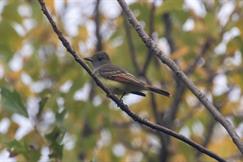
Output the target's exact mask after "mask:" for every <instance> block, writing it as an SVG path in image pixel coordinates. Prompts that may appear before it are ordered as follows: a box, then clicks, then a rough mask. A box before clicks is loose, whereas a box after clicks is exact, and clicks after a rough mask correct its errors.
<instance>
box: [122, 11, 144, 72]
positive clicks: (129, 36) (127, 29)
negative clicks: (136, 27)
mask: <svg viewBox="0 0 243 162" xmlns="http://www.w3.org/2000/svg"><path fill="white" fill-rule="evenodd" d="M123 17H124V27H125V32H126V38H127V44H128V48H129V53H130V55H131V60H132V64H133V66H134V69H135V72H136V74H140V67H139V65H138V61H137V58H136V52H135V48H134V44H133V41H132V33H131V31H130V27H129V23H128V22H127V20H126V17H125V15H124V14H123Z"/></svg>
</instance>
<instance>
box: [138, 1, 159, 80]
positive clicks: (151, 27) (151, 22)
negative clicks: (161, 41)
mask: <svg viewBox="0 0 243 162" xmlns="http://www.w3.org/2000/svg"><path fill="white" fill-rule="evenodd" d="M155 10H156V6H155V0H154V1H153V2H152V4H151V8H150V16H149V36H150V37H151V39H153V32H154V16H155ZM152 55H153V54H152V51H151V50H150V49H148V53H147V57H146V60H145V63H144V65H143V68H142V70H141V74H142V75H146V72H147V70H148V67H149V64H150V62H151V60H152Z"/></svg>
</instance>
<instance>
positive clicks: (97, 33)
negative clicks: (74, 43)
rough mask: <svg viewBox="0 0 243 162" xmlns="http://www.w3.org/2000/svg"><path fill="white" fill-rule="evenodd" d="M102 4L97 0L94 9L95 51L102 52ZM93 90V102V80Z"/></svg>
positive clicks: (92, 96) (90, 93)
mask: <svg viewBox="0 0 243 162" xmlns="http://www.w3.org/2000/svg"><path fill="white" fill-rule="evenodd" d="M100 2H101V0H96V3H95V7H94V21H95V36H96V46H95V51H96V52H98V51H101V50H102V48H103V46H102V36H101V33H100ZM90 84H91V88H90V91H89V100H90V101H92V100H93V98H94V96H95V83H94V80H93V79H91V81H90Z"/></svg>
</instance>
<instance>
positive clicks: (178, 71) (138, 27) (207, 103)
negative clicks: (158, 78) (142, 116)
mask: <svg viewBox="0 0 243 162" xmlns="http://www.w3.org/2000/svg"><path fill="white" fill-rule="evenodd" d="M117 1H118V3H119V4H120V6H121V7H122V9H123V11H124V12H125V13H126V15H127V19H128V21H129V22H130V23H131V24H132V26H133V27H134V28H135V30H136V31H137V33H138V35H139V36H140V38H141V39H142V40H143V42H144V43H145V45H146V46H147V48H149V49H151V50H152V51H153V54H154V55H155V56H156V57H157V58H158V59H159V60H160V61H161V62H162V63H164V64H166V65H167V66H169V67H170V69H171V70H172V71H173V72H174V73H175V75H176V76H177V77H178V78H179V79H180V80H181V81H183V83H184V84H185V85H186V86H187V87H188V88H189V89H190V90H191V92H192V93H193V94H194V95H195V96H196V97H197V98H198V99H199V100H200V102H201V103H202V104H203V105H204V106H205V107H206V108H207V109H208V111H209V112H210V113H211V114H212V115H213V117H214V118H215V120H217V121H218V122H219V123H220V124H221V125H222V126H223V127H224V128H225V129H226V130H227V132H228V134H229V135H230V137H231V138H232V140H233V141H234V143H235V145H236V146H237V147H238V149H239V150H240V152H241V153H242V154H243V143H242V142H241V141H240V137H239V136H238V135H237V133H236V132H235V131H234V127H233V125H232V124H231V123H230V122H229V121H227V120H225V119H224V117H223V116H222V115H221V113H220V112H219V111H218V110H217V109H216V107H215V106H214V105H213V104H212V103H211V102H210V101H209V100H208V98H207V97H206V96H205V94H203V93H202V92H201V91H200V90H199V89H198V88H197V87H196V86H195V84H194V83H193V82H192V81H191V80H190V79H188V77H187V76H186V75H185V73H184V72H183V71H182V70H181V69H180V68H179V66H177V64H176V63H175V62H174V61H173V60H171V59H170V58H169V57H167V56H166V55H164V53H163V52H162V51H161V50H160V49H159V48H158V47H157V45H156V44H155V42H154V41H153V40H152V39H151V38H150V37H149V36H148V34H147V33H146V32H145V31H144V30H143V28H142V26H141V25H140V24H139V22H138V21H137V19H136V17H135V16H134V14H133V13H132V11H131V10H130V9H129V8H128V6H127V4H126V2H125V1H124V0H117Z"/></svg>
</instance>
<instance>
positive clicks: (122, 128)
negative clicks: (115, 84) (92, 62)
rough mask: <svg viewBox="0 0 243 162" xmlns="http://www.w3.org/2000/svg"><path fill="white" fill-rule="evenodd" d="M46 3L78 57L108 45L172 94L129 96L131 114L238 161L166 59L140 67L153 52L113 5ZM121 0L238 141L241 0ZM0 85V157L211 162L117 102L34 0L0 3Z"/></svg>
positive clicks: (242, 121) (75, 0)
mask: <svg viewBox="0 0 243 162" xmlns="http://www.w3.org/2000/svg"><path fill="white" fill-rule="evenodd" d="M45 2H46V5H47V7H48V9H49V11H50V12H51V14H52V16H53V18H54V20H55V22H56V24H57V26H58V27H59V29H60V30H61V31H62V32H63V34H64V35H65V36H66V38H67V39H68V40H69V41H70V43H71V45H72V47H73V48H74V49H75V51H76V52H77V53H78V54H79V56H80V57H87V56H91V55H93V54H94V53H95V51H99V50H105V51H107V52H108V53H109V56H110V57H111V59H112V61H113V62H114V63H115V64H117V65H119V66H122V67H124V68H126V69H127V70H128V71H130V72H131V73H133V74H134V75H137V76H140V78H141V79H144V80H147V81H150V82H151V83H152V84H153V85H155V86H157V87H162V88H164V89H167V90H168V91H170V92H171V94H172V97H171V98H170V99H167V98H165V97H162V96H158V95H155V96H154V95H153V96H151V94H147V96H146V97H144V98H143V97H137V96H135V95H128V96H125V97H124V102H125V103H127V104H128V105H129V106H130V109H131V110H132V111H133V112H135V113H136V114H137V115H139V116H141V117H143V118H146V119H148V120H150V121H153V122H156V123H160V124H161V125H164V126H166V127H169V128H170V129H173V130H175V131H176V132H178V133H180V134H183V135H184V136H186V137H188V138H190V139H192V140H194V141H195V142H197V143H200V144H202V145H204V146H205V147H207V148H208V149H210V150H212V151H213V152H215V153H217V154H218V155H220V156H221V157H223V158H224V159H227V160H229V161H232V162H240V161H242V160H243V157H242V155H241V154H240V153H239V151H238V149H237V148H236V146H235V145H234V143H233V142H232V140H231V138H230V137H229V135H228V134H227V132H226V131H225V130H224V128H223V127H222V126H221V125H219V124H218V123H217V122H215V120H214V119H213V118H212V116H211V115H210V113H208V112H207V110H206V109H205V108H204V107H203V106H202V105H201V104H200V102H199V101H198V100H197V99H196V98H195V97H194V96H193V95H192V93H191V92H190V91H188V90H187V89H186V88H185V87H184V86H183V84H182V83H181V82H180V81H178V80H177V78H176V76H174V75H173V73H172V72H171V71H170V70H169V68H168V67H167V66H166V65H163V64H159V63H158V62H157V61H156V60H154V58H153V59H152V60H151V62H150V64H148V68H146V70H145V72H144V71H143V73H141V71H142V70H141V69H142V68H143V67H144V64H145V62H146V60H147V55H148V54H149V51H148V50H147V48H146V47H145V45H144V44H143V42H142V41H141V40H140V38H139V37H138V36H137V34H136V32H135V31H134V29H133V28H132V27H131V26H130V25H129V24H128V22H127V21H126V18H125V17H124V15H123V14H122V12H121V8H120V6H119V4H118V3H117V2H116V1H114V0H100V1H99V0H89V1H85V0H45ZM126 2H127V3H128V4H129V7H130V9H131V10H132V11H133V12H134V14H135V15H136V17H137V18H138V20H139V21H140V23H141V24H142V25H143V27H144V29H145V30H146V31H147V32H148V33H149V34H150V36H151V37H152V38H153V39H154V40H155V42H156V43H157V44H158V46H159V48H160V49H161V50H162V51H163V52H164V53H165V54H166V55H168V56H169V57H171V58H172V59H173V60H175V61H176V63H177V64H178V65H179V66H180V67H181V68H182V69H183V70H184V71H185V72H187V74H188V76H189V77H190V79H191V80H192V81H193V82H194V83H195V84H196V85H197V87H198V88H199V89H200V90H202V91H203V92H204V93H206V94H207V97H208V98H209V99H210V100H211V101H212V102H213V103H214V104H215V105H216V106H217V107H218V109H219V111H220V112H221V113H222V114H223V115H224V116H225V118H226V119H227V120H229V121H230V122H231V123H232V124H233V125H234V126H235V130H236V132H237V133H238V135H239V136H240V137H241V139H242V138H243V96H242V88H243V75H242V70H243V66H242V52H243V21H242V19H243V10H242V7H243V1H241V0H220V1H218V0H197V1H193V0H184V1H183V0H173V1H172V0H165V1H164V2H163V1H162V0H154V1H152V0H142V1H140V0H139V1H138V0H127V1H126ZM132 58H133V59H132ZM134 59H135V63H134ZM136 62H137V64H136ZM0 88H1V105H0V161H3V162H6V161H7V162H15V161H20V162H22V161H40V162H46V161H50V160H53V161H63V162H67V161H73V162H76V161H93V162H98V161H99V162H152V161H153V162H156V161H158V162H159V161H160V162H162V161H163V162H195V161H202V162H204V161H206V162H211V161H214V160H213V159H211V158H209V157H207V156H206V155H203V154H200V153H198V152H197V151H196V150H195V149H194V148H192V147H190V146H188V145H186V144H185V143H182V142H180V141H178V140H177V139H174V138H170V137H168V136H160V135H159V134H158V133H156V132H154V131H152V130H150V129H148V128H145V127H143V126H141V125H139V124H138V123H136V122H134V121H132V120H131V119H130V118H129V117H128V116H127V115H126V114H125V113H123V112H122V111H121V110H120V109H119V108H117V106H116V105H115V104H114V103H113V102H112V101H111V100H109V99H108V98H107V97H106V95H105V93H104V92H102V91H101V90H100V89H99V88H97V86H95V84H94V83H93V82H92V80H91V78H90V77H89V76H88V74H87V73H86V72H85V71H84V70H83V69H82V68H81V67H80V66H79V65H78V64H77V63H76V62H75V61H74V59H73V58H72V57H71V56H70V55H69V54H68V53H67V52H66V49H65V48H64V47H63V46H62V44H61V43H60V41H59V40H58V38H57V36H56V34H55V33H54V32H53V31H52V29H51V26H50V24H49V22H48V21H47V19H46V18H45V17H44V16H43V14H42V12H41V10H40V6H39V4H38V1H35V0H18V1H16V0H0ZM171 110H174V111H171ZM168 114H170V115H168ZM171 114H172V115H171Z"/></svg>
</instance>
